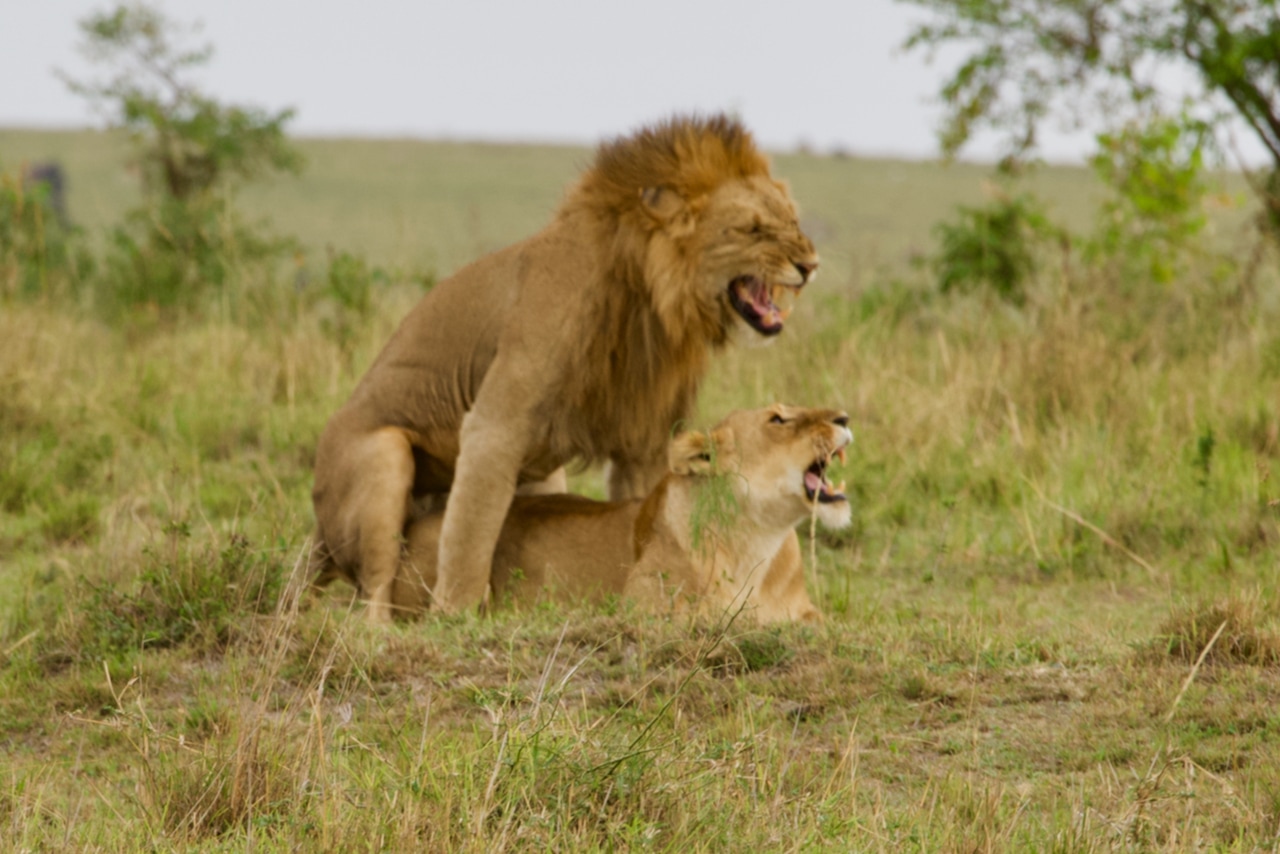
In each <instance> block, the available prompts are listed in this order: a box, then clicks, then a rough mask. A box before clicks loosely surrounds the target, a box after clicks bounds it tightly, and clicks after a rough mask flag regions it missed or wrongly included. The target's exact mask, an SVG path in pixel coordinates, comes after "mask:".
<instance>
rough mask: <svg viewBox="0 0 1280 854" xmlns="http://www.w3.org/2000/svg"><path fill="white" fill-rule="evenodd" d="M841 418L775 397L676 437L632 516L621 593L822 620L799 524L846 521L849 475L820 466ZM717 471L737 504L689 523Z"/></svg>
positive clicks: (834, 450)
mask: <svg viewBox="0 0 1280 854" xmlns="http://www.w3.org/2000/svg"><path fill="white" fill-rule="evenodd" d="M848 424H849V417H848V416H847V415H845V413H843V412H839V411H836V410H832V409H800V408H795V407H789V406H782V405H777V406H773V407H770V408H769V409H764V410H746V411H741V412H735V413H733V414H731V415H730V416H729V417H727V418H725V419H724V421H722V422H720V424H719V425H718V426H717V427H715V428H714V429H712V430H711V431H710V432H709V433H686V434H683V435H681V436H678V437H676V439H675V440H674V441H673V442H672V444H671V452H670V457H671V474H670V475H669V476H668V477H667V478H666V479H665V480H664V481H662V482H661V483H660V484H659V485H658V487H657V488H656V489H655V490H654V491H653V494H651V495H650V496H649V498H648V499H647V500H646V501H645V503H644V506H643V507H642V508H641V511H640V514H639V516H638V517H637V519H636V526H635V541H636V549H637V555H636V557H637V560H636V565H635V567H634V568H633V569H632V570H631V572H630V573H628V576H627V583H626V586H625V588H624V592H625V593H626V595H627V596H630V597H632V598H635V599H637V600H639V601H640V602H641V603H643V604H645V605H647V606H648V607H650V608H656V609H663V608H672V609H674V610H677V611H682V610H692V611H694V612H696V613H699V614H706V615H717V614H722V613H726V612H731V611H735V610H737V609H739V608H742V609H743V612H744V613H746V614H749V615H751V616H753V617H754V618H755V619H756V620H758V621H760V622H762V623H771V622H778V621H781V620H817V619H820V618H821V614H820V613H819V611H818V609H817V608H815V607H814V605H813V602H812V601H810V599H809V594H808V593H806V592H805V587H804V566H803V563H802V561H801V557H800V544H799V541H798V540H797V538H796V532H795V526H796V525H797V524H799V523H800V522H801V521H802V520H804V519H806V518H808V517H809V516H811V515H816V516H817V518H818V521H820V522H822V524H823V525H825V526H826V527H828V528H843V527H845V526H847V525H848V524H849V518H850V511H849V502H848V500H847V499H846V498H845V495H844V485H843V484H841V485H840V487H838V488H837V487H833V486H832V485H831V483H830V481H828V480H827V474H826V473H827V465H828V463H830V461H831V458H832V456H839V457H840V458H841V459H843V458H844V449H845V446H847V445H848V444H849V442H851V441H852V440H853V434H852V433H850V432H849V427H848ZM712 478H722V479H723V485H722V486H721V487H720V489H724V488H726V487H727V489H728V490H730V491H731V493H732V495H733V499H732V500H731V502H730V504H731V506H732V505H736V509H734V510H732V511H730V512H729V513H728V514H727V515H728V518H727V519H723V520H717V519H715V518H714V517H713V518H710V519H707V520H705V521H704V522H703V524H702V525H701V526H695V525H694V524H691V522H692V520H693V519H694V518H695V517H696V516H697V515H698V514H699V509H698V508H699V505H700V504H702V505H703V506H705V503H706V502H707V501H708V496H707V495H706V491H707V490H708V488H709V487H710V488H712V489H714V488H715V487H712V486H710V484H709V481H710V480H711V479H712ZM698 527H701V528H702V530H700V531H699V530H697V528H698ZM695 537H697V538H698V540H700V542H696V543H695Z"/></svg>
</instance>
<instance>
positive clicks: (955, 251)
mask: <svg viewBox="0 0 1280 854" xmlns="http://www.w3.org/2000/svg"><path fill="white" fill-rule="evenodd" d="M1054 233H1055V229H1054V227H1053V226H1052V225H1051V224H1050V223H1049V220H1048V219H1047V218H1046V217H1045V215H1044V213H1043V211H1042V210H1041V207H1040V205H1039V203H1038V202H1037V201H1036V200H1035V199H1034V198H1033V197H1031V196H1029V195H1018V196H1005V195H1001V196H1000V197H998V198H996V199H995V200H994V201H992V202H991V203H989V204H987V205H985V206H982V207H966V206H960V207H958V208H957V209H956V218H955V219H954V220H953V221H951V222H941V223H938V225H937V226H935V227H934V234H935V235H936V236H937V238H938V242H939V244H940V246H939V250H938V254H937V256H936V257H935V258H934V259H933V263H934V269H935V271H936V274H937V277H938V287H939V288H940V289H941V290H942V291H943V292H944V293H946V292H949V291H953V290H955V291H971V290H976V289H978V288H982V287H987V288H990V289H991V290H993V291H995V293H996V294H997V295H998V296H999V297H1000V298H1001V299H1004V300H1007V301H1009V302H1011V303H1014V304H1015V305H1021V304H1022V303H1023V302H1025V301H1026V286H1027V282H1028V281H1029V280H1030V279H1031V277H1032V276H1033V275H1034V274H1035V272H1036V269H1037V264H1036V250H1037V244H1038V243H1039V242H1041V241H1043V240H1044V239H1046V238H1047V237H1049V236H1051V235H1053V234H1054Z"/></svg>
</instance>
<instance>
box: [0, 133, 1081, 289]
mask: <svg viewBox="0 0 1280 854" xmlns="http://www.w3.org/2000/svg"><path fill="white" fill-rule="evenodd" d="M298 145H299V148H300V149H301V150H302V152H303V154H304V155H305V157H306V159H307V163H308V166H307V169H306V171H305V172H304V173H303V174H302V175H300V176H298V177H287V178H277V179H273V180H272V181H270V182H268V183H266V184H264V185H261V186H254V187H251V188H249V189H248V190H247V191H246V193H245V195H244V203H245V204H244V207H245V209H246V210H247V211H248V212H249V213H250V214H252V215H253V216H255V217H265V218H268V219H269V220H270V221H271V222H272V224H273V225H274V226H275V227H276V229H278V230H279V231H282V232H284V233H286V234H293V235H297V236H298V237H300V238H301V239H302V240H303V242H304V243H306V244H307V245H309V246H310V247H312V248H317V249H322V248H323V247H325V246H334V247H339V248H342V249H348V250H354V251H358V252H361V253H363V254H365V255H367V256H369V258H370V259H371V260H373V261H374V262H376V263H380V264H384V265H388V266H398V267H425V268H428V269H435V270H436V271H437V272H438V273H440V274H441V275H444V274H447V273H449V272H450V271H452V270H454V269H456V268H457V267H458V266H459V265H461V264H464V263H466V262H467V261H469V260H471V259H473V258H475V257H477V256H479V255H481V254H483V253H484V252H487V251H490V250H492V249H495V248H497V247H499V246H505V245H506V244H508V243H511V242H513V241H515V240H517V239H519V238H520V237H523V236H525V235H527V234H529V233H531V232H532V231H535V230H537V228H539V227H540V226H541V225H542V223H544V222H545V221H546V220H547V218H548V217H549V216H550V213H551V211H552V210H553V209H554V207H555V205H556V204H557V202H558V201H559V199H560V194H561V193H562V192H563V190H564V188H565V186H566V185H567V183H568V182H569V181H571V180H572V179H573V177H574V176H575V175H576V174H577V172H578V171H579V170H580V169H581V168H582V166H583V165H584V164H585V163H587V162H588V161H589V159H590V156H591V152H590V150H588V149H579V148H557V147H547V146H532V145H528V146H525V145H496V144H477V143H451V142H425V141H418V140H361V139H303V140H299V141H298ZM48 159H56V160H58V161H60V162H62V163H63V164H64V166H65V167H66V169H67V172H68V178H69V186H70V195H69V207H70V210H71V215H72V217H73V218H74V219H76V220H77V221H78V222H80V223H81V224H83V225H84V226H85V227H86V228H88V229H90V230H91V231H96V230H98V229H100V228H103V227H105V226H107V225H109V224H110V223H113V222H115V221H116V220H118V218H119V216H120V214H121V213H122V212H123V211H124V210H125V209H126V208H127V207H128V206H129V205H131V204H135V203H136V200H137V189H136V181H134V180H133V178H132V177H131V176H130V174H129V172H128V169H127V168H126V166H125V164H126V162H127V160H128V148H127V145H126V142H125V140H123V139H121V138H120V137H118V136H116V135H113V134H108V133H95V132H82V133H69V132H52V131H51V132H40V131H30V130H5V129H0V165H3V166H8V167H10V168H16V166H18V165H19V164H21V163H23V162H34V161H41V160H48ZM774 160H775V170H776V172H777V173H778V174H779V175H781V176H783V177H785V178H786V179H787V180H788V181H789V182H790V183H791V185H792V189H793V191H794V194H795V196H796V198H797V199H799V200H800V202H801V208H802V212H803V214H804V216H805V220H806V225H807V226H808V227H809V230H810V231H811V232H812V234H813V236H814V237H815V239H816V240H817V242H818V243H819V244H820V248H821V250H822V252H823V260H824V269H823V272H822V276H823V279H829V280H831V281H833V282H840V283H843V282H846V281H848V280H849V278H850V277H851V276H866V275H868V274H870V273H871V272H873V271H874V270H875V269H876V268H877V267H880V266H882V265H891V266H892V265H898V264H900V263H901V262H902V261H903V260H904V259H905V258H906V257H907V256H908V255H909V253H910V252H912V251H913V250H914V251H923V250H925V249H926V248H927V247H928V246H929V242H930V241H929V238H930V229H931V227H932V225H933V223H934V222H936V221H937V220H938V219H939V218H941V217H942V216H944V215H946V214H947V213H948V212H950V210H951V209H952V207H953V206H954V205H956V204H960V203H963V204H975V203H978V202H980V201H982V199H983V197H984V187H986V186H987V185H988V184H989V182H990V170H989V169H988V168H987V167H983V166H975V165H970V164H956V165H952V166H943V165H940V164H937V163H928V162H923V163H922V162H909V161H895V160H863V159H858V158H833V157H813V156H806V155H796V154H783V155H778V156H776V157H775V158H774ZM1031 186H1032V187H1033V188H1034V189H1035V191H1036V192H1037V193H1039V194H1040V195H1042V196H1043V197H1044V198H1046V199H1048V200H1049V201H1050V202H1051V204H1052V208H1053V210H1054V212H1055V214H1057V215H1059V216H1061V217H1062V218H1063V219H1065V220H1066V221H1068V222H1069V223H1071V224H1074V225H1081V224H1083V223H1084V222H1085V221H1086V220H1087V217H1088V212H1089V210H1090V209H1091V205H1092V200H1093V197H1094V196H1096V195H1097V192H1098V191H1097V187H1096V186H1095V185H1094V184H1093V183H1092V181H1091V180H1090V179H1089V177H1088V175H1087V173H1086V172H1085V171H1084V170H1083V169H1081V168H1071V167H1055V168H1051V169H1047V170H1045V171H1044V172H1043V173H1041V174H1039V175H1037V176H1036V178H1035V179H1034V180H1033V182H1032V184H1031Z"/></svg>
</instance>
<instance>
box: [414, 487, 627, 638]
mask: <svg viewBox="0 0 1280 854" xmlns="http://www.w3.org/2000/svg"><path fill="white" fill-rule="evenodd" d="M641 503H642V502H641V501H640V500H638V499H637V500H634V501H592V500H590V499H587V498H582V497H580V496H577V495H539V496H517V497H516V498H515V500H514V501H512V502H511V510H510V512H509V513H508V514H507V518H506V521H505V522H504V523H503V526H502V533H501V534H500V535H499V537H498V544H497V547H496V548H495V549H494V552H493V567H492V574H491V576H490V582H489V583H490V591H491V595H492V597H493V599H494V601H496V602H498V603H506V602H522V603H524V602H532V601H534V600H537V599H539V598H541V597H543V596H550V597H551V598H554V599H557V600H560V601H572V602H599V601H601V600H602V599H604V598H605V597H607V596H609V595H611V594H612V595H617V596H620V595H622V592H623V588H624V587H625V586H626V583H627V574H628V573H629V572H630V570H631V566H632V565H633V564H634V563H635V550H634V547H633V545H632V541H633V537H634V533H633V532H634V530H635V522H636V516H637V515H639V513H640V506H641ZM443 522H444V513H443V512H438V511H437V512H432V513H429V514H427V515H426V516H424V517H422V518H421V519H418V520H416V521H414V522H413V524H411V525H410V526H409V534H408V537H407V543H406V549H405V556H404V561H403V563H402V564H401V568H400V572H399V573H397V575H396V582H395V588H394V591H393V593H392V602H393V605H394V609H395V613H396V615H397V616H411V615H413V614H416V613H419V612H421V611H423V610H425V609H427V608H429V607H430V606H431V599H432V595H431V590H432V588H433V587H434V586H435V583H436V556H437V553H438V551H439V546H440V530H441V528H442V527H443Z"/></svg>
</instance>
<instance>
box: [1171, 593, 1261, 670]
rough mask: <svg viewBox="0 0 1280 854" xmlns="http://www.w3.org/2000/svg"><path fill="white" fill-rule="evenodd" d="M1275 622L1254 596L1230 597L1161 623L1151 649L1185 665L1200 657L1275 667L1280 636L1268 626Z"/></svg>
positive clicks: (1186, 609) (1182, 611)
mask: <svg viewBox="0 0 1280 854" xmlns="http://www.w3.org/2000/svg"><path fill="white" fill-rule="evenodd" d="M1274 619H1275V612H1274V609H1272V608H1269V607H1266V606H1265V605H1264V604H1263V602H1262V601H1261V597H1259V596H1257V595H1254V596H1240V595H1233V596H1230V597H1227V598H1225V599H1222V600H1219V601H1217V602H1215V603H1213V604H1211V605H1207V606H1206V605H1190V606H1186V607H1184V608H1181V609H1179V610H1177V611H1175V612H1174V613H1173V614H1171V615H1170V616H1169V618H1168V619H1167V620H1165V621H1164V623H1163V624H1161V626H1160V631H1159V634H1158V635H1157V637H1156V639H1155V640H1153V641H1152V642H1151V646H1150V650H1151V652H1152V653H1154V654H1156V655H1167V656H1170V657H1173V658H1175V659H1179V660H1181V661H1187V662H1194V661H1197V660H1199V659H1200V657H1201V656H1202V655H1203V656H1204V659H1205V660H1206V661H1211V662H1214V663H1216V664H1257V665H1265V664H1276V663H1278V662H1280V635H1278V634H1277V633H1276V632H1275V631H1274V630H1273V629H1270V628H1268V627H1267V624H1268V623H1270V622H1273V621H1274ZM1210 644H1212V647H1210Z"/></svg>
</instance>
